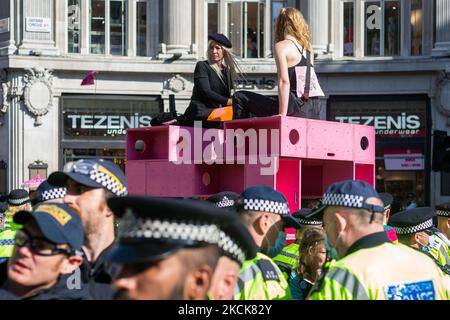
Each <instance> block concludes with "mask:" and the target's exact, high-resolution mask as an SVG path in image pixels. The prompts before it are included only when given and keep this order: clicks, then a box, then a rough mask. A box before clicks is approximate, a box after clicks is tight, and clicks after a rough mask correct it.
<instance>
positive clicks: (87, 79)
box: [81, 70, 98, 86]
mask: <svg viewBox="0 0 450 320" xmlns="http://www.w3.org/2000/svg"><path fill="white" fill-rule="evenodd" d="M96 73H98V71H97V70H93V71H91V72H89V73H88V75H87V76H86V77H84V79H83V81H82V82H81V85H82V86H89V85H93V84H94V80H95V78H94V75H95V74H96Z"/></svg>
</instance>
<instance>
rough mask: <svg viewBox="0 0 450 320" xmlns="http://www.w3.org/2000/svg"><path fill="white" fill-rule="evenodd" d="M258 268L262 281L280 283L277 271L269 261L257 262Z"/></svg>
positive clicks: (261, 260)
mask: <svg viewBox="0 0 450 320" xmlns="http://www.w3.org/2000/svg"><path fill="white" fill-rule="evenodd" d="M257 264H258V267H259V268H260V269H261V272H262V276H263V278H264V280H266V281H269V280H272V281H280V275H279V274H278V271H277V269H276V268H275V266H274V265H273V264H272V262H271V261H270V260H267V259H260V260H258V262H257Z"/></svg>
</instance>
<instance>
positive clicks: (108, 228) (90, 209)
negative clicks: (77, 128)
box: [48, 159, 127, 300]
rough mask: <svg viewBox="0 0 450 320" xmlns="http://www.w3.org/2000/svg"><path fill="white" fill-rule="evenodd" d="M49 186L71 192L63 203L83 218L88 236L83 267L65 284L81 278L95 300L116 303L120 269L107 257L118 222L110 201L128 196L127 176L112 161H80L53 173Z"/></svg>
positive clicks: (85, 243)
mask: <svg viewBox="0 0 450 320" xmlns="http://www.w3.org/2000/svg"><path fill="white" fill-rule="evenodd" d="M48 182H49V183H50V184H51V185H53V186H56V187H66V188H67V193H66V195H65V196H64V200H63V201H64V203H66V204H67V205H68V206H69V207H70V208H71V209H73V210H74V211H75V212H76V213H77V214H78V215H79V216H80V219H81V222H82V223H83V227H84V233H85V240H84V244H83V253H84V257H85V259H84V261H83V264H82V266H81V268H80V269H79V270H76V271H75V273H74V274H73V275H70V276H67V279H66V278H65V277H64V278H62V279H61V281H66V282H68V283H69V282H73V281H75V280H77V278H80V277H81V282H82V286H84V285H88V286H89V287H90V290H91V292H92V296H93V298H94V299H99V300H109V299H112V297H113V290H112V288H111V282H112V279H113V277H114V275H115V274H116V271H117V270H116V269H117V268H116V267H115V266H114V265H113V264H111V263H109V262H108V261H106V260H105V256H106V255H107V254H108V252H109V251H110V250H111V249H112V246H113V243H114V239H115V223H116V222H115V217H114V214H113V212H112V211H111V210H110V209H109V207H108V204H107V202H106V199H107V198H109V197H120V196H124V195H126V194H127V185H126V180H125V175H124V174H123V172H122V170H121V169H120V168H119V166H117V165H116V164H114V163H112V162H111V161H106V160H102V159H92V160H79V161H76V162H69V163H68V164H66V166H65V168H64V171H59V172H54V173H52V174H51V175H50V176H49V178H48Z"/></svg>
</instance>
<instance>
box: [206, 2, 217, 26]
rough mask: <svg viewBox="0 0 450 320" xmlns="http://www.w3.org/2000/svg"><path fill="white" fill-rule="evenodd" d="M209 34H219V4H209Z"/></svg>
mask: <svg viewBox="0 0 450 320" xmlns="http://www.w3.org/2000/svg"><path fill="white" fill-rule="evenodd" d="M207 10H208V34H216V33H219V3H218V2H209V3H208V9H207Z"/></svg>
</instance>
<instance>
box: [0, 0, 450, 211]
mask: <svg viewBox="0 0 450 320" xmlns="http://www.w3.org/2000/svg"><path fill="white" fill-rule="evenodd" d="M285 6H294V7H297V8H299V9H300V10H301V11H302V12H303V14H304V16H305V18H306V19H307V20H308V22H309V25H310V29H311V32H312V35H313V47H314V51H315V53H316V54H317V57H316V60H315V64H316V71H317V73H318V76H319V81H320V83H321V85H322V88H323V90H324V92H325V94H326V96H325V97H324V98H323V99H322V100H321V114H320V116H321V118H322V119H327V120H332V121H341V122H350V123H362V124H368V125H373V126H375V128H376V132H377V142H376V143H377V145H376V157H377V171H376V178H377V188H378V189H379V191H387V192H391V193H393V194H394V195H395V196H396V198H397V199H399V201H401V202H402V205H405V204H406V203H407V201H408V194H412V195H414V197H415V199H416V201H417V202H418V203H424V204H430V205H433V204H436V203H440V202H443V201H448V200H450V176H449V175H448V174H445V173H440V172H433V171H431V169H430V168H431V149H432V133H433V131H434V130H443V131H449V126H450V79H449V76H448V75H449V72H450V3H449V2H448V1H447V0H378V1H372V0H371V1H365V0H244V1H241V0H239V1H238V0H4V1H1V2H0V82H1V90H0V92H1V94H0V192H4V191H5V190H10V189H12V188H16V187H18V186H20V185H21V183H22V182H23V181H24V180H27V179H29V178H32V177H33V175H34V174H35V172H38V171H37V170H36V168H41V169H42V168H44V167H45V170H41V171H40V172H41V174H44V175H45V172H47V173H50V172H52V171H54V170H58V169H61V168H62V167H63V166H64V164H65V163H67V162H68V161H71V160H76V159H79V158H89V157H93V158H97V157H102V158H107V159H112V160H114V161H115V162H117V163H119V164H121V165H123V164H124V157H125V151H124V146H125V135H124V133H125V129H126V128H133V127H138V126H146V125H149V122H150V120H151V118H152V117H153V116H154V115H155V114H157V113H159V112H161V111H162V110H167V109H168V108H169V97H170V96H171V95H174V96H175V101H176V108H177V111H178V112H183V111H184V110H185V108H186V107H187V105H188V103H189V99H190V96H191V93H192V87H193V70H194V67H195V63H196V62H197V61H198V60H200V59H205V55H206V48H207V35H208V34H210V33H216V32H220V33H224V34H226V35H227V36H228V37H229V38H230V40H231V41H232V43H233V50H234V53H235V54H236V55H237V56H238V57H239V58H240V59H239V61H240V65H241V67H242V69H243V71H244V72H245V74H246V76H245V80H241V81H239V83H238V86H237V87H238V89H245V90H254V91H256V92H259V93H263V94H267V95H276V94H277V87H276V85H277V82H276V67H275V63H274V60H273V55H272V49H273V45H274V34H273V23H274V20H275V18H276V16H277V14H278V12H279V10H280V9H281V8H282V7H285ZM91 72H92V73H93V74H94V76H93V77H94V83H93V84H92V85H86V86H82V85H81V82H82V79H83V78H85V77H86V75H88V74H89V73H91ZM42 172H43V173H42Z"/></svg>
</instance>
